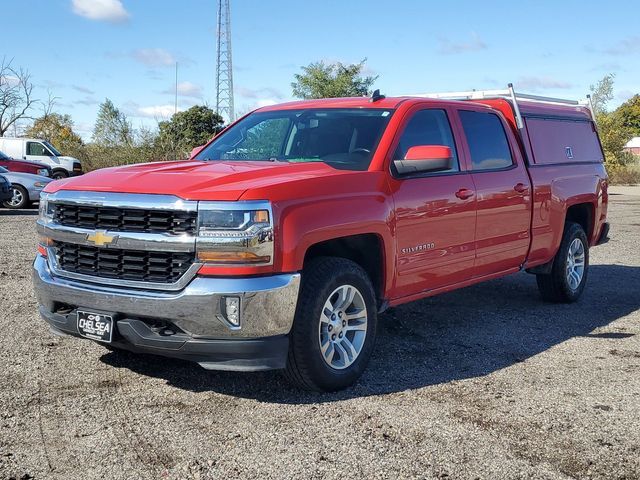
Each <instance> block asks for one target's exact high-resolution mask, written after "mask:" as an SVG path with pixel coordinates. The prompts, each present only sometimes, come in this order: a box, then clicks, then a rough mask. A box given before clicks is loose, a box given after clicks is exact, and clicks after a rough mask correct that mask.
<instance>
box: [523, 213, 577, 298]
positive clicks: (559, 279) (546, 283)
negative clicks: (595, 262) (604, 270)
mask: <svg viewBox="0 0 640 480" xmlns="http://www.w3.org/2000/svg"><path fill="white" fill-rule="evenodd" d="M576 239H578V240H580V242H582V246H583V248H584V272H583V274H582V278H581V280H580V283H579V284H578V286H577V288H572V287H571V285H570V284H569V281H568V279H567V265H568V262H569V260H568V256H569V247H570V246H571V244H572V243H573V241H574V240H576ZM588 273H589V242H588V241H587V235H586V234H585V232H584V230H583V228H582V226H581V225H579V224H577V223H574V222H567V223H566V224H565V226H564V234H563V236H562V242H560V248H559V249H558V253H556V256H555V257H554V259H553V266H552V267H551V273H549V274H538V275H536V281H537V282H538V289H539V290H540V294H541V295H542V298H543V299H544V300H547V301H549V302H558V303H572V302H575V301H576V300H578V298H580V295H581V294H582V291H583V290H584V286H585V285H586V283H587V276H588Z"/></svg>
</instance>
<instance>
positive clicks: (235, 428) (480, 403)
mask: <svg viewBox="0 0 640 480" xmlns="http://www.w3.org/2000/svg"><path fill="white" fill-rule="evenodd" d="M611 200H612V203H611V206H610V219H611V220H612V223H613V227H612V233H611V237H612V240H611V242H610V243H608V244H607V245H604V246H602V247H598V248H596V249H594V250H592V257H591V259H592V267H591V271H590V278H589V283H588V285H587V288H586V290H585V292H584V295H583V297H582V299H581V300H580V301H579V302H578V303H577V304H573V305H552V304H545V303H543V302H542V301H541V300H540V299H539V297H538V294H537V290H536V286H535V279H534V278H533V277H532V276H529V275H527V274H524V273H523V274H519V275H515V276H511V277H508V278H504V279H500V280H496V281H492V282H488V283H485V284H482V285H478V286H474V287H470V288H467V289H464V290H460V291H457V292H453V293H450V294H446V295H442V296H439V297H436V298H431V299H427V300H423V301H420V302H417V303H413V304H410V305H406V306H403V307H400V308H396V309H393V310H392V311H390V312H388V313H386V314H385V315H383V316H382V317H381V322H382V328H381V329H380V338H379V341H378V344H377V347H376V353H375V354H374V357H373V359H372V361H371V364H370V366H369V369H368V370H367V372H366V374H365V376H364V377H363V378H362V380H361V381H360V383H359V384H358V385H357V386H355V387H354V388H351V389H349V390H347V391H344V392H341V393H338V394H332V395H318V394H309V393H300V392H299V391H296V390H295V389H293V388H291V387H290V386H289V385H288V384H287V383H286V382H285V381H284V380H282V379H281V377H280V376H279V375H278V373H274V372H268V373H259V374H258V373H255V374H238V373H223V372H220V373H217V372H207V371H204V370H201V369H200V368H199V367H198V366H197V365H191V364H188V363H185V362H179V361H170V360H166V359H161V358H156V357H150V356H136V355H133V354H128V353H112V352H109V351H107V350H106V349H105V348H103V347H101V346H100V345H97V344H94V343H92V342H89V341H81V340H77V339H71V338H59V337H54V336H51V335H50V334H49V332H48V329H47V328H46V326H45V324H44V322H43V321H41V320H40V319H39V317H38V315H37V314H36V303H35V297H34V294H33V291H32V286H31V270H30V265H31V261H32V259H33V257H34V251H35V245H36V235H35V228H34V221H35V218H36V217H35V216H34V214H35V212H28V214H27V212H18V213H17V214H14V213H13V212H8V211H7V210H0V332H1V333H0V362H1V363H0V365H1V366H2V375H1V376H0V415H1V418H0V478H3V479H5V478H12V477H13V478H25V479H26V478H32V477H35V478H64V479H68V478H113V479H116V478H128V479H129V478H260V479H262V478H323V479H324V478H447V477H448V478H469V479H473V478H482V479H497V478H589V477H593V478H611V479H638V478H640V310H639V308H640V252H639V248H640V188H638V189H635V190H634V189H630V190H629V191H625V194H620V195H612V196H611Z"/></svg>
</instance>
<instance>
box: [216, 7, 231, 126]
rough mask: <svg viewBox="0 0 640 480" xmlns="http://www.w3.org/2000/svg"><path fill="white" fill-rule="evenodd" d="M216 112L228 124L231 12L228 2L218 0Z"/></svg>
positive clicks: (229, 116)
mask: <svg viewBox="0 0 640 480" xmlns="http://www.w3.org/2000/svg"><path fill="white" fill-rule="evenodd" d="M216 54H217V56H216V112H218V114H219V115H222V116H223V117H226V118H227V120H228V121H229V122H233V120H234V119H235V115H234V111H233V67H232V63H231V11H230V9H229V0H218V45H217V51H216Z"/></svg>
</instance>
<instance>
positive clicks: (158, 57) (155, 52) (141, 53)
mask: <svg viewBox="0 0 640 480" xmlns="http://www.w3.org/2000/svg"><path fill="white" fill-rule="evenodd" d="M131 56H132V57H133V58H134V60H136V61H138V62H140V63H143V64H145V65H148V66H150V67H168V66H171V65H175V64H176V61H177V59H176V57H175V56H174V55H173V54H172V53H171V52H168V51H166V50H164V49H162V48H139V49H137V50H134V51H133V52H131Z"/></svg>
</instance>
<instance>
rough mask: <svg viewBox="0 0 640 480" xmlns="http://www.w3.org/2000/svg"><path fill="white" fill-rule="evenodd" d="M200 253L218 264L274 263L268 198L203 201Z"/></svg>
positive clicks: (204, 258) (199, 241)
mask: <svg viewBox="0 0 640 480" xmlns="http://www.w3.org/2000/svg"><path fill="white" fill-rule="evenodd" d="M196 245H197V248H196V252H197V257H198V260H200V261H201V262H203V263H208V264H218V265H271V264H272V263H273V214H272V210H271V205H270V204H269V203H268V202H200V203H199V204H198V239H197V243H196Z"/></svg>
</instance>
